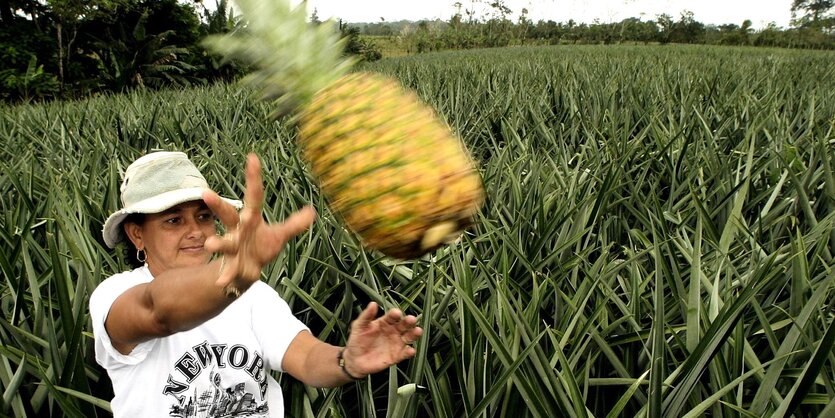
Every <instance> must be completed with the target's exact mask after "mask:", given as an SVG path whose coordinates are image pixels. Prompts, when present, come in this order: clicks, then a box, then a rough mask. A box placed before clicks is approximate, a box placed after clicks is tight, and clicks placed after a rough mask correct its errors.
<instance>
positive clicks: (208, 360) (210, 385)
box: [162, 341, 269, 418]
mask: <svg viewBox="0 0 835 418" xmlns="http://www.w3.org/2000/svg"><path fill="white" fill-rule="evenodd" d="M229 368H231V369H238V370H242V371H244V372H245V374H238V375H239V376H241V377H242V378H245V379H246V381H243V382H241V381H232V382H230V381H224V380H223V377H222V376H221V372H222V371H223V370H228V369H229ZM173 370H174V371H173V372H172V373H171V374H169V375H168V381H167V382H166V384H165V387H164V388H163V390H162V393H163V394H164V395H168V396H170V397H171V399H172V404H171V408H170V410H169V416H172V417H179V418H187V417H205V418H226V417H256V418H258V417H263V418H267V417H268V416H269V414H268V412H269V407H268V405H267V401H266V394H267V374H266V372H265V371H264V358H263V357H262V356H261V354H260V353H258V352H254V353H253V352H250V351H249V349H247V348H246V347H245V346H243V345H240V344H235V345H233V346H231V347H229V346H228V345H227V344H209V342H208V341H203V342H202V343H200V344H198V345H196V346H194V347H192V350H191V351H189V352H186V353H184V354H183V355H182V356H181V357H180V359H179V360H177V362H176V363H175V364H174V366H173ZM204 372H207V373H205V374H204ZM227 380H228V379H227ZM247 383H249V385H247ZM247 386H250V387H252V388H255V387H256V386H257V389H258V390H256V391H253V392H249V391H247Z"/></svg>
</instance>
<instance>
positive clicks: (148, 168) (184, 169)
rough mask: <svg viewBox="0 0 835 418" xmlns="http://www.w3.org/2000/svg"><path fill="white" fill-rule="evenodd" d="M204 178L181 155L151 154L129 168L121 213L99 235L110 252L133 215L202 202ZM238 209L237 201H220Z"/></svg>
mask: <svg viewBox="0 0 835 418" xmlns="http://www.w3.org/2000/svg"><path fill="white" fill-rule="evenodd" d="M208 188H209V184H208V183H207V182H206V178H205V177H203V175H202V174H200V170H198V169H197V167H195V166H194V164H193V163H192V162H191V161H189V159H188V156H186V154H184V153H182V152H153V153H150V154H147V155H145V156H142V157H140V158H138V159H137V160H136V161H134V162H133V163H131V165H130V166H128V169H127V170H126V171H125V178H124V180H123V181H122V187H121V188H120V191H121V195H122V196H121V197H122V209H120V210H118V211H116V212H114V213H113V214H112V215H110V216H109V217H108V218H107V221H105V222H104V228H103V229H102V235H103V236H104V243H105V244H107V246H108V247H110V248H115V247H116V244H118V243H119V242H121V241H123V240H125V239H126V237H125V234H124V231H122V222H123V221H124V220H125V218H126V217H127V216H128V215H130V214H132V213H159V212H162V211H164V210H166V209H170V208H172V207H174V206H177V205H179V204H180V203H184V202H191V201H194V200H203V191H205V190H207V189H208ZM223 200H225V201H226V202H227V203H229V204H231V205H233V206H235V208H237V209H240V208H241V207H242V206H243V203H241V201H240V200H233V199H227V198H223Z"/></svg>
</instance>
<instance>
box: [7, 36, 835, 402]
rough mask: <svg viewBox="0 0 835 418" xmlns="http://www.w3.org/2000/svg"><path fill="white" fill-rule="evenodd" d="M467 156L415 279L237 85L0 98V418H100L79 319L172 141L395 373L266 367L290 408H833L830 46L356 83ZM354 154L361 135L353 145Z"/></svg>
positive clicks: (415, 66) (710, 51)
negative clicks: (410, 326)
mask: <svg viewBox="0 0 835 418" xmlns="http://www.w3.org/2000/svg"><path fill="white" fill-rule="evenodd" d="M355 71H368V72H375V73H381V74H384V75H387V76H389V77H392V78H394V79H396V80H399V81H400V82H401V83H402V84H403V85H404V86H406V87H408V88H409V89H411V90H412V91H414V92H415V93H416V94H417V95H418V96H419V97H420V98H422V99H423V100H424V101H425V102H426V103H428V104H429V105H431V106H432V107H433V108H434V109H436V111H437V112H438V114H439V116H440V117H441V118H443V119H444V120H445V121H446V122H447V123H448V124H449V125H450V126H451V127H452V129H453V130H454V131H455V132H456V133H457V134H458V136H459V137H460V138H461V139H462V140H463V141H464V143H465V144H466V145H467V148H468V149H469V151H470V153H471V154H472V157H473V158H474V160H475V161H476V165H477V169H478V172H479V174H480V176H481V179H482V181H483V185H484V192H485V195H484V205H483V207H482V208H481V210H480V212H479V213H478V215H477V216H476V219H475V221H476V222H475V225H474V226H473V227H472V228H470V229H469V230H468V231H467V232H466V233H465V234H464V235H463V236H462V238H461V239H460V240H459V241H457V242H455V243H453V244H451V245H446V246H443V247H441V248H439V249H437V250H435V251H433V252H431V253H430V254H427V255H425V256H423V257H421V258H419V259H417V260H412V261H398V260H395V259H392V258H388V257H386V256H384V255H383V254H381V253H379V252H377V251H368V250H365V249H364V248H363V247H362V246H361V245H360V241H359V240H358V238H357V236H356V235H354V234H352V233H350V232H348V230H347V229H346V226H345V225H344V223H343V222H342V221H341V220H340V217H339V216H337V215H336V214H335V213H333V212H331V211H330V210H329V209H328V206H326V201H325V197H324V194H322V193H321V191H320V189H319V184H318V183H317V181H316V180H315V179H314V177H313V176H312V175H311V173H310V169H309V167H308V166H307V164H306V163H304V162H303V161H304V159H303V158H302V154H301V152H300V150H299V149H298V145H297V144H296V137H297V135H298V130H297V129H296V127H295V125H294V124H293V123H292V121H291V119H290V118H289V117H283V118H279V119H277V120H271V118H270V116H271V115H272V114H273V111H274V109H272V108H271V106H270V105H269V104H267V103H262V102H259V101H256V100H253V99H252V96H251V95H250V94H249V92H248V91H245V90H242V88H241V87H240V86H238V85H215V86H211V87H194V88H188V89H185V90H169V91H158V92H151V91H135V92H132V93H129V94H123V95H115V96H109V95H106V96H100V97H95V98H90V99H87V100H80V101H74V102H54V103H47V104H33V105H25V106H15V107H8V106H7V107H2V108H0V110H2V114H1V115H0V140H2V144H3V146H2V147H1V148H0V210H2V213H0V274H1V275H2V279H0V310H2V315H0V337H2V338H0V393H2V401H0V416H5V415H8V416H15V417H36V416H70V417H95V416H109V415H110V412H109V400H110V398H111V396H112V389H111V387H110V381H109V380H108V378H107V374H106V373H105V372H104V371H103V369H101V368H100V367H99V366H98V365H97V364H96V362H95V360H94V356H93V338H92V327H91V325H90V320H89V312H88V310H87V303H88V299H89V295H90V294H91V293H92V291H93V289H94V288H95V287H96V285H97V284H98V283H99V282H101V281H102V280H103V279H104V278H106V277H108V276H109V275H110V274H112V273H114V272H118V271H122V270H125V269H127V268H128V267H127V265H126V264H125V262H124V260H123V254H121V252H120V251H118V250H117V251H110V250H108V249H107V247H106V246H105V245H104V242H103V239H102V237H101V232H100V231H101V228H102V223H103V222H104V220H105V219H106V218H107V216H108V215H109V214H110V213H111V212H113V211H114V210H116V209H118V207H119V184H120V182H121V178H120V174H121V173H122V172H123V170H124V169H125V167H126V166H127V164H128V163H130V162H131V161H132V160H134V159H135V158H137V157H138V156H140V155H142V154H144V153H145V152H147V151H149V150H152V149H165V150H182V151H185V152H187V153H188V154H189V155H190V156H191V157H192V160H193V161H195V162H196V163H197V164H198V166H199V168H200V169H201V170H202V171H203V173H204V174H205V175H206V177H207V179H208V181H209V184H211V185H213V186H214V187H215V190H216V191H218V192H219V193H221V194H223V195H227V196H241V195H242V191H243V182H244V178H243V173H242V169H243V164H244V156H245V155H246V153H247V152H249V151H254V152H256V153H258V154H259V156H260V157H261V159H262V162H263V166H264V178H265V188H266V202H265V205H264V207H265V213H264V215H265V216H266V217H267V218H268V219H269V220H271V221H275V220H280V219H282V218H284V217H285V216H287V215H289V214H290V213H292V212H293V211H294V210H296V209H298V208H300V207H302V206H303V205H305V204H313V205H314V206H315V207H316V208H317V210H318V212H319V218H318V219H317V221H316V223H315V224H314V226H313V227H312V228H311V230H310V231H309V232H308V233H305V234H303V235H301V236H299V237H298V238H296V239H295V240H293V241H291V242H290V243H289V244H288V246H287V247H286V249H285V251H284V252H282V253H281V255H280V256H279V258H278V259H277V260H276V262H275V263H273V264H271V265H270V266H269V267H267V268H266V269H265V270H264V271H263V280H264V281H265V282H266V283H268V284H269V285H271V286H273V287H275V288H276V289H277V290H278V291H279V293H280V294H281V295H282V296H283V297H284V298H285V300H287V302H288V303H289V305H290V306H291V308H292V309H293V311H294V312H295V314H296V315H297V316H298V317H299V318H300V319H301V320H302V321H303V322H305V323H306V324H308V326H309V327H310V328H311V331H313V332H314V334H316V335H317V336H318V337H319V338H321V339H323V340H325V341H328V342H330V343H333V344H343V343H344V342H345V340H346V338H347V332H348V330H349V324H350V321H351V320H352V319H353V318H354V317H355V316H356V314H357V313H358V312H359V311H360V309H361V307H362V306H364V305H365V304H366V303H368V302H370V301H376V302H378V303H379V304H381V305H382V306H383V307H386V308H389V307H399V308H401V309H403V310H404V311H406V312H407V313H412V314H415V315H418V318H419V325H420V326H421V327H422V328H423V329H424V331H425V333H424V336H423V338H422V339H421V340H420V342H419V343H418V344H417V345H416V349H417V352H418V353H417V355H416V356H415V358H413V359H411V360H409V361H406V362H403V363H401V364H400V365H398V366H394V367H392V368H390V369H389V371H388V372H387V373H386V372H384V373H379V374H377V375H373V376H371V377H369V378H367V379H364V380H362V381H359V382H356V383H352V384H349V385H347V386H344V387H341V388H337V389H314V388H309V387H305V386H303V385H301V384H300V383H298V382H296V381H294V380H293V379H291V378H289V377H287V376H281V375H276V377H277V379H279V381H280V382H281V385H282V387H283V389H284V398H285V402H286V413H287V416H288V417H299V418H301V417H379V418H383V417H392V418H393V417H432V418H449V417H485V418H486V417H513V418H521V417H542V418H549V417H620V416H635V417H648V418H654V417H701V416H712V417H740V418H741V417H763V416H767V417H790V416H794V417H818V416H820V417H835V350H833V346H835V298H833V295H834V294H835V262H833V255H835V211H833V209H835V53H833V52H822V51H796V50H795V51H790V50H779V49H746V48H730V47H706V46H684V45H667V46H552V47H515V48H505V49H490V50H473V51H464V52H460V51H459V52H444V53H433V54H426V55H419V56H410V57H400V58H391V59H385V60H382V61H379V62H375V63H373V64H364V65H360V66H358V67H357V68H356V69H355ZM362 140H363V138H358V139H357V141H362Z"/></svg>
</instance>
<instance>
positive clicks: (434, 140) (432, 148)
mask: <svg viewBox="0 0 835 418" xmlns="http://www.w3.org/2000/svg"><path fill="white" fill-rule="evenodd" d="M236 4H237V5H238V7H239V10H240V12H241V13H242V16H243V17H244V19H245V20H246V21H247V25H246V27H245V29H242V30H239V31H236V32H233V33H231V34H227V35H216V36H212V37H209V38H207V39H206V42H205V44H206V45H207V47H209V49H211V50H213V51H215V52H217V53H219V54H221V55H223V56H225V57H226V58H227V59H237V60H240V61H242V62H244V63H247V64H249V65H251V66H252V67H253V68H254V70H253V71H252V72H251V73H250V74H249V75H248V76H247V77H245V78H244V79H243V82H244V83H245V84H247V85H249V86H251V87H253V88H254V90H255V91H256V93H257V94H258V96H259V99H261V100H268V101H270V102H271V103H272V105H273V107H274V109H275V110H274V112H273V113H272V117H274V118H279V117H284V116H287V115H290V116H291V120H292V121H294V122H295V123H297V124H298V128H299V130H298V132H299V134H298V139H297V142H298V145H299V148H300V150H301V153H302V156H303V159H304V160H305V161H306V162H307V164H308V166H309V168H310V170H311V172H312V174H313V175H314V177H315V178H316V179H317V181H318V183H319V186H320V190H321V191H322V193H323V195H324V196H325V198H326V200H327V202H328V205H329V206H330V208H331V210H332V211H333V212H334V213H335V214H336V215H337V216H338V217H339V218H340V219H341V220H342V221H343V222H344V224H345V225H347V226H348V228H349V229H351V230H353V231H354V232H355V233H356V234H357V235H358V236H359V238H360V242H361V243H362V244H363V245H364V246H365V247H367V248H371V249H375V250H379V251H381V252H382V253H384V254H386V255H388V256H391V257H395V258H400V259H411V258H416V257H419V256H421V255H423V254H426V253H428V252H430V251H432V250H434V249H436V248H438V247H440V246H442V245H444V244H445V243H449V242H452V241H454V240H456V239H457V238H458V237H459V236H460V235H461V233H462V232H463V231H464V230H465V229H466V228H467V227H468V226H470V225H471V224H472V222H473V219H474V216H475V215H476V213H477V212H478V210H479V209H480V207H481V205H482V203H483V201H484V190H483V186H482V182H481V178H480V176H479V173H478V171H477V169H476V167H475V162H474V161H473V159H472V157H471V156H470V155H469V153H468V152H467V150H466V149H465V147H464V146H463V144H462V142H461V141H460V140H459V139H458V138H456V136H455V135H454V133H453V132H452V131H451V129H450V128H449V127H448V126H447V125H446V123H445V122H444V121H443V120H441V119H440V117H439V116H438V115H436V114H435V112H434V110H433V109H432V108H431V107H430V106H428V105H427V104H425V103H423V102H422V101H421V100H420V99H419V98H418V97H417V95H416V94H414V93H413V92H411V91H408V90H407V89H405V88H404V87H403V86H401V85H400V84H399V83H398V82H397V81H396V80H394V79H393V78H390V77H387V76H384V75H381V74H375V73H370V72H354V71H351V68H352V66H353V64H354V63H355V61H354V60H353V59H351V58H348V57H345V56H344V55H343V53H342V47H343V40H342V39H340V37H339V34H338V32H337V31H336V30H335V28H334V27H333V23H332V22H325V23H322V24H319V25H313V24H310V23H308V21H307V11H306V8H305V3H304V2H302V3H301V4H300V5H298V6H293V5H291V4H290V1H289V0H237V1H236Z"/></svg>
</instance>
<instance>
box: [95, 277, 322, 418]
mask: <svg viewBox="0 0 835 418" xmlns="http://www.w3.org/2000/svg"><path fill="white" fill-rule="evenodd" d="M151 280H153V276H151V273H150V271H148V268H147V266H145V267H140V268H138V269H135V270H132V271H128V272H124V273H119V274H116V275H113V276H111V277H110V278H108V279H107V280H105V281H103V282H102V283H101V284H100V285H99V286H98V287H97V288H96V290H95V291H94V292H93V294H92V295H91V296H90V316H91V319H92V321H93V334H94V335H95V344H96V345H95V347H96V361H97V362H98V363H99V364H100V365H102V367H104V368H105V369H107V373H108V374H109V375H110V379H111V380H112V381H113V392H114V394H115V396H114V398H113V401H112V402H111V407H112V408H113V415H114V416H115V417H154V418H159V417H169V416H171V417H183V418H185V417H197V416H200V417H220V416H223V417H236V416H241V417H265V418H266V417H270V418H275V417H283V416H284V399H283V397H282V395H281V387H280V386H279V385H278V383H277V382H276V381H275V380H274V379H273V378H272V377H271V376H270V371H271V370H276V371H281V360H282V358H283V357H284V352H285V351H286V350H287V346H289V345H290V342H291V341H292V340H293V338H295V337H296V335H298V333H299V332H301V331H303V330H307V327H306V326H305V325H304V324H303V323H302V322H301V321H299V320H298V319H296V318H295V317H294V316H293V314H292V312H290V307H289V306H287V303H286V302H285V301H284V300H283V299H281V297H280V296H279V295H278V293H276V291H275V290H274V289H272V288H271V287H270V286H268V285H267V284H266V283H263V282H256V283H255V284H253V285H252V287H250V288H249V290H247V291H246V292H245V293H244V294H242V295H241V296H240V297H239V298H238V299H237V300H235V301H234V302H232V304H230V305H229V306H228V307H227V308H226V309H225V310H223V312H221V313H220V314H218V315H217V316H215V317H214V318H212V319H210V320H208V321H206V322H204V323H203V324H201V325H199V326H198V327H196V328H193V329H190V330H188V331H184V332H179V333H176V334H173V335H170V336H168V337H164V338H157V339H153V340H150V341H146V342H144V343H141V344H139V345H137V346H136V347H135V348H134V349H133V351H132V352H131V353H130V354H129V355H123V354H121V353H119V352H118V351H117V350H116V349H115V348H113V345H112V344H111V343H110V338H109V336H108V335H107V332H106V331H105V328H104V321H105V319H106V318H107V314H108V312H109V311H110V306H111V305H112V304H113V301H115V300H116V298H117V297H118V296H119V295H121V294H122V293H123V292H125V291H126V290H128V289H130V288H131V287H134V286H136V285H138V284H142V283H148V282H150V281H151Z"/></svg>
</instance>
